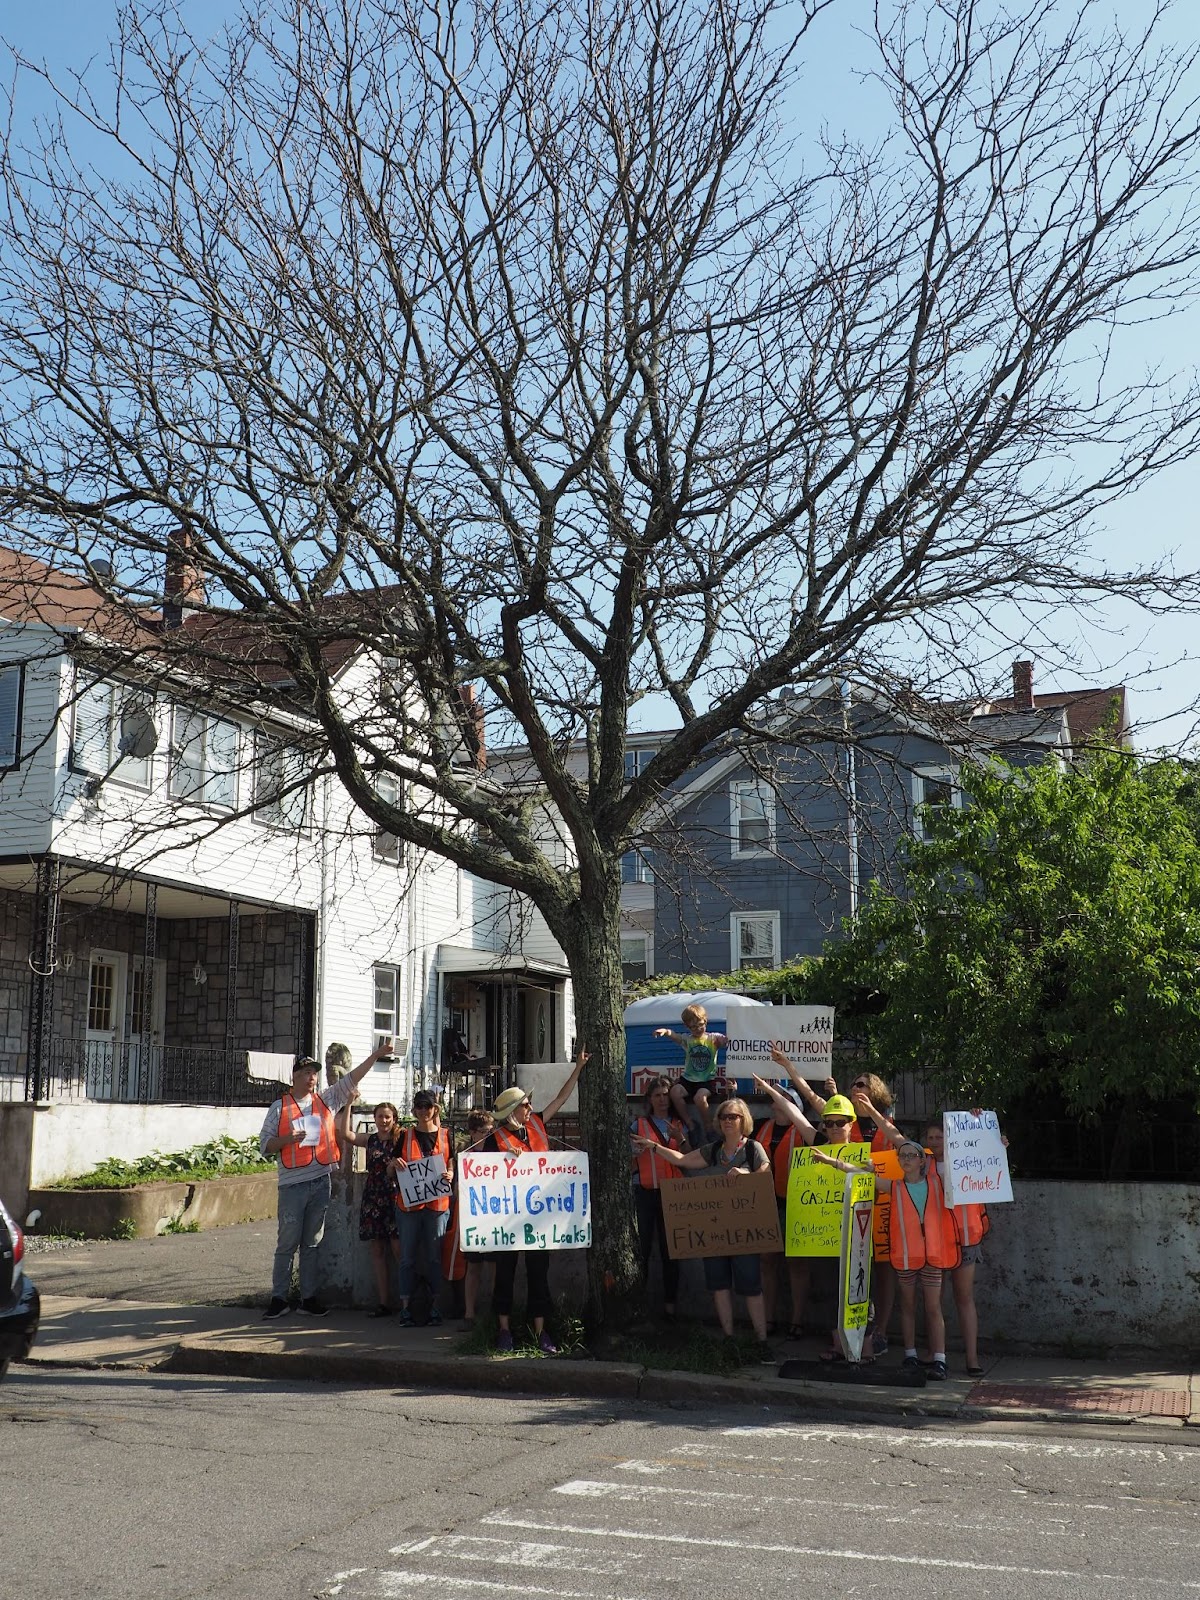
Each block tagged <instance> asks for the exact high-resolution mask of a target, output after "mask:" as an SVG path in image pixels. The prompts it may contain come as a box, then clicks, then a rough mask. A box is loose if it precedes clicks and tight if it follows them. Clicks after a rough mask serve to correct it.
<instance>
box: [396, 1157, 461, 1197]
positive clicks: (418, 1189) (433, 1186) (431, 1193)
mask: <svg viewBox="0 0 1200 1600" xmlns="http://www.w3.org/2000/svg"><path fill="white" fill-rule="evenodd" d="M396 1187H397V1189H398V1190H399V1192H400V1198H401V1200H403V1201H404V1204H405V1205H406V1206H423V1205H426V1204H428V1202H429V1201H430V1200H445V1199H447V1198H448V1197H449V1194H450V1174H449V1173H448V1172H447V1171H446V1163H445V1161H444V1160H443V1159H442V1157H441V1156H426V1157H425V1159H424V1160H423V1161H410V1162H409V1163H408V1165H407V1166H406V1167H397V1168H396Z"/></svg>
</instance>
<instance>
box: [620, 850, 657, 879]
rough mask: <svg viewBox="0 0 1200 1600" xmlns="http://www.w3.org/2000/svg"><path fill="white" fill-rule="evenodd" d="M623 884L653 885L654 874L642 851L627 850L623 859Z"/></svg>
mask: <svg viewBox="0 0 1200 1600" xmlns="http://www.w3.org/2000/svg"><path fill="white" fill-rule="evenodd" d="M621 882H622V883H653V882H654V874H653V872H651V870H650V867H649V865H648V863H647V861H646V858H645V856H644V855H643V854H642V852H641V851H640V850H626V852H625V854H624V855H623V856H622V857H621Z"/></svg>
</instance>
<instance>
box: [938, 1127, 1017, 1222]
mask: <svg viewBox="0 0 1200 1600" xmlns="http://www.w3.org/2000/svg"><path fill="white" fill-rule="evenodd" d="M942 1132H943V1134H944V1136H945V1141H946V1150H945V1154H944V1156H943V1158H942V1172H943V1174H944V1177H945V1184H946V1202H947V1204H948V1205H952V1206H969V1205H983V1204H986V1205H989V1206H992V1205H999V1204H1001V1203H1002V1202H1003V1201H1005V1200H1011V1199H1012V1197H1013V1192H1012V1179H1011V1178H1010V1177H1009V1175H1008V1151H1007V1150H1006V1149H1005V1148H1004V1145H1003V1144H1002V1143H1001V1140H1000V1123H999V1121H998V1120H997V1118H996V1113H995V1112H994V1111H981V1112H980V1114H979V1115H978V1116H977V1117H976V1116H973V1115H972V1114H971V1112H969V1111H947V1112H946V1113H945V1114H944V1115H943V1117H942Z"/></svg>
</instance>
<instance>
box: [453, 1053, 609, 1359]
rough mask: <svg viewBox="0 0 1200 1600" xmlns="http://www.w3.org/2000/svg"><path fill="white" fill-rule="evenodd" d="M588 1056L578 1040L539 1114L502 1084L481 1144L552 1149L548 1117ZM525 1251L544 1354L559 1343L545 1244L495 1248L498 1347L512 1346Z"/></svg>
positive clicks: (509, 1150)
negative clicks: (551, 1322)
mask: <svg viewBox="0 0 1200 1600" xmlns="http://www.w3.org/2000/svg"><path fill="white" fill-rule="evenodd" d="M587 1059H588V1053H587V1051H586V1050H585V1049H584V1048H583V1046H582V1045H580V1047H579V1050H578V1053H577V1054H576V1056H575V1065H574V1067H573V1068H572V1069H571V1072H570V1074H569V1075H568V1077H567V1079H566V1081H565V1082H564V1083H563V1085H562V1087H561V1089H559V1091H558V1093H557V1094H556V1095H555V1096H554V1098H553V1099H552V1100H551V1101H550V1103H549V1105H547V1106H546V1107H545V1109H544V1110H543V1111H542V1114H541V1116H538V1115H536V1113H535V1112H534V1109H533V1103H532V1102H531V1100H530V1098H529V1096H528V1095H527V1094H526V1093H525V1091H524V1089H519V1088H517V1087H516V1086H515V1085H514V1086H513V1087H512V1088H510V1089H502V1090H501V1091H500V1093H499V1094H498V1095H497V1096H496V1100H495V1104H494V1105H493V1106H492V1114H493V1115H494V1117H495V1119H496V1125H495V1127H494V1128H493V1129H492V1131H491V1133H489V1134H488V1136H487V1138H486V1139H484V1141H483V1143H482V1144H481V1145H480V1147H479V1148H480V1149H481V1150H485V1151H490V1152H492V1153H493V1154H502V1155H525V1154H527V1153H528V1152H529V1151H532V1150H548V1149H549V1148H550V1141H549V1139H548V1137H547V1135H546V1123H547V1122H549V1121H551V1120H552V1118H554V1117H556V1116H557V1115H558V1113H559V1111H560V1110H561V1109H562V1107H563V1106H564V1105H565V1104H566V1102H567V1100H568V1099H569V1097H570V1094H571V1091H572V1089H574V1087H575V1085H576V1084H577V1083H578V1081H579V1074H580V1073H581V1072H582V1071H583V1068H584V1066H585V1065H586V1063H587ZM522 1256H524V1257H525V1297H526V1311H527V1312H528V1314H529V1319H530V1321H531V1322H532V1323H533V1333H534V1337H535V1338H536V1340H537V1342H538V1348H539V1349H540V1350H541V1351H542V1353H543V1354H544V1355H548V1356H553V1355H557V1354H558V1346H557V1345H556V1344H555V1343H554V1340H553V1339H552V1338H551V1337H550V1335H549V1334H548V1333H547V1332H546V1317H547V1315H548V1314H549V1312H550V1311H551V1309H552V1305H553V1302H552V1301H551V1299H550V1253H549V1252H548V1251H542V1250H497V1251H496V1252H495V1253H494V1255H493V1257H492V1259H493V1260H494V1261H495V1263H496V1286H495V1289H494V1290H493V1292H492V1309H493V1311H495V1313H496V1321H497V1323H498V1324H499V1331H498V1332H497V1334H496V1349H497V1350H501V1351H508V1350H511V1349H512V1348H513V1336H512V1327H511V1318H512V1306H513V1289H514V1287H515V1285H516V1280H517V1264H518V1262H519V1261H520V1259H521V1257H522Z"/></svg>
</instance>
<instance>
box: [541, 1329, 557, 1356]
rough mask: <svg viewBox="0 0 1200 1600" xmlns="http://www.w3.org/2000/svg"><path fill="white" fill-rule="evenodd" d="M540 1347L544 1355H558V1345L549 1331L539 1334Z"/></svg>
mask: <svg viewBox="0 0 1200 1600" xmlns="http://www.w3.org/2000/svg"><path fill="white" fill-rule="evenodd" d="M538 1349H539V1350H540V1351H541V1352H542V1354H543V1355H544V1356H556V1355H557V1354H558V1346H557V1345H556V1344H555V1342H554V1340H553V1339H552V1338H551V1337H550V1335H549V1334H548V1333H540V1334H538Z"/></svg>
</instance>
